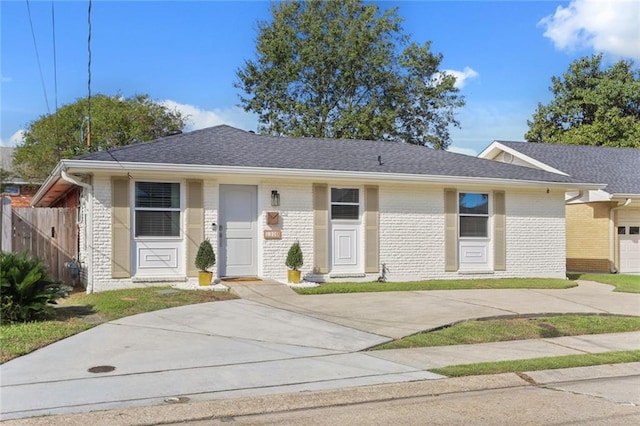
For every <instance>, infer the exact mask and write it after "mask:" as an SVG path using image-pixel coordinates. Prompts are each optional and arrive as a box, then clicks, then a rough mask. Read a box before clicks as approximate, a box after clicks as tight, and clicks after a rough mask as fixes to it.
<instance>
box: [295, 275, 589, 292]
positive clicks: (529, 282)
mask: <svg viewBox="0 0 640 426" xmlns="http://www.w3.org/2000/svg"><path fill="white" fill-rule="evenodd" d="M576 285H577V284H576V283H575V282H573V281H569V280H564V279H553V278H486V279H475V280H428V281H407V282H386V283H379V282H375V281H374V282H362V283H352V282H346V283H341V282H334V283H323V284H320V286H318V287H307V288H294V290H295V291H296V292H298V294H330V293H371V292H381V291H419V290H468V289H513V288H531V289H565V288H570V287H575V286H576Z"/></svg>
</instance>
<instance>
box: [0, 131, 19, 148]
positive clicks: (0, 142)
mask: <svg viewBox="0 0 640 426" xmlns="http://www.w3.org/2000/svg"><path fill="white" fill-rule="evenodd" d="M23 136H24V130H18V131H17V132H15V133H14V134H13V135H11V136H10V137H9V140H6V141H5V140H4V139H0V146H16V145H18V144H19V143H20V142H22V137H23Z"/></svg>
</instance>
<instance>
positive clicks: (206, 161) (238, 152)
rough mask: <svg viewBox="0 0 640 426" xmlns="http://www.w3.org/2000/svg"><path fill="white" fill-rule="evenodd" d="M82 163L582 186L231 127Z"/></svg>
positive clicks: (545, 175)
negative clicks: (379, 175)
mask: <svg viewBox="0 0 640 426" xmlns="http://www.w3.org/2000/svg"><path fill="white" fill-rule="evenodd" d="M378 156H380V163H381V164H380V163H379V162H378ZM77 159H81V160H87V161H120V162H140V163H158V164H188V165H210V166H236V167H255V168H281V169H302V170H323V171H331V170H336V171H355V172H374V173H381V174H385V173H394V174H395V173H400V174H416V175H435V176H452V177H480V178H495V179H513V180H526V181H543V182H560V183H564V182H566V183H572V182H573V183H575V182H578V181H577V180H575V179H572V178H571V177H567V176H562V175H558V174H554V173H549V172H545V171H542V170H536V169H531V168H527V167H521V166H516V165H512V164H504V163H499V162H496V161H490V160H484V159H480V158H476V157H471V156H467V155H462V154H456V153H451V152H446V151H438V150H434V149H430V148H427V147H424V146H416V145H409V144H402V143H394V142H380V141H363V140H345V139H319V138H288V137H277V136H264V135H258V134H255V133H253V132H246V131H243V130H239V129H236V128H233V127H230V126H226V125H222V126H215V127H210V128H206V129H202V130H196V131H193V132H189V133H183V134H179V135H173V136H168V137H165V138H161V139H157V140H155V141H150V142H144V143H138V144H134V145H129V146H126V147H122V148H117V149H113V150H110V151H109V152H95V153H91V154H87V155H84V156H81V157H78V158H77ZM580 183H587V181H580ZM591 183H598V182H597V181H591Z"/></svg>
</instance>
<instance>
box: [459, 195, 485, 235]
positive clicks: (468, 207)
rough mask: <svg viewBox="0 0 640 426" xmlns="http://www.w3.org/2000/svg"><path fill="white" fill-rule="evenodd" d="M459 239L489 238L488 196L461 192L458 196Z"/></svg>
mask: <svg viewBox="0 0 640 426" xmlns="http://www.w3.org/2000/svg"><path fill="white" fill-rule="evenodd" d="M458 216H459V220H460V237H461V238H465V237H467V238H468V237H471V238H487V237H488V236H489V194H480V193H475V192H461V193H460V194H458Z"/></svg>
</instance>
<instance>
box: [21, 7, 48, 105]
mask: <svg viewBox="0 0 640 426" xmlns="http://www.w3.org/2000/svg"><path fill="white" fill-rule="evenodd" d="M27 13H28V14H29V26H30V27H31V37H32V38H33V48H34V49H35V51H36V60H37V61H38V70H39V71H40V82H41V83H42V92H43V93H44V101H45V103H46V104H47V113H48V114H51V110H50V109H49V98H48V97H47V87H46V86H45V84H44V76H43V75H42V65H41V64H40V54H39V53H38V44H37V43H36V33H35V31H34V30H33V20H32V19H31V5H30V4H29V0H27Z"/></svg>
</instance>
